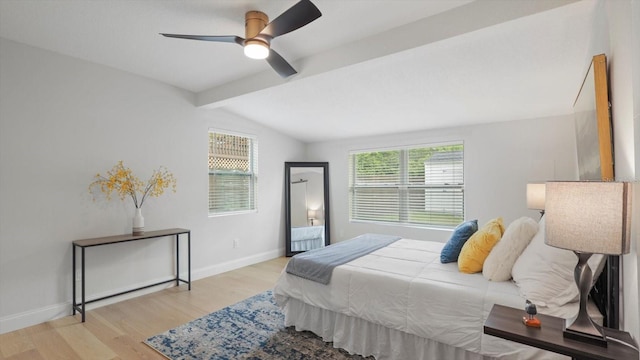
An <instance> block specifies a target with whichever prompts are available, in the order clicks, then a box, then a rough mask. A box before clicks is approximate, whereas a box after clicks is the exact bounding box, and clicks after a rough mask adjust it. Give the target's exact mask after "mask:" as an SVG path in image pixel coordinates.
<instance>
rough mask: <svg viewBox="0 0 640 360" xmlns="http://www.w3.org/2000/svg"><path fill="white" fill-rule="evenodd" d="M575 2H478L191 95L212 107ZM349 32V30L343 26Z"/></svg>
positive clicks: (204, 104)
mask: <svg viewBox="0 0 640 360" xmlns="http://www.w3.org/2000/svg"><path fill="white" fill-rule="evenodd" d="M576 1H578V0H554V1H504V0H477V1H474V2H471V3H469V4H466V5H463V6H460V7H457V8H454V9H451V10H449V11H445V12H443V13H440V14H436V15H434V16H431V17H428V18H424V19H421V20H418V21H415V22H412V23H409V24H407V25H403V26H400V27H397V28H394V29H391V30H389V31H386V32H384V33H381V34H376V35H373V36H370V37H368V38H365V39H362V40H358V41H355V42H352V43H350V44H346V45H343V46H339V47H336V48H333V49H331V50H328V51H325V52H322V53H319V54H316V55H313V56H310V57H307V58H304V59H300V60H297V61H294V62H292V65H293V67H294V68H295V69H297V71H298V74H297V75H294V76H292V77H290V78H288V79H281V78H279V77H278V76H277V75H275V73H274V72H273V71H272V70H271V69H270V70H268V71H263V72H261V73H258V74H256V75H252V76H249V77H245V78H242V79H239V80H236V81H232V82H229V83H226V84H224V85H221V86H218V87H215V88H212V89H209V90H205V91H202V92H200V93H198V94H196V105H197V106H202V107H207V108H216V107H221V106H224V105H225V104H226V103H227V102H228V101H230V100H232V99H234V98H236V97H239V96H242V95H244V94H248V93H253V92H257V91H263V90H267V89H269V88H271V87H275V86H286V85H287V84H288V83H289V82H293V81H303V80H304V79H306V78H310V77H312V76H316V75H319V74H322V73H325V72H328V71H333V70H337V69H340V68H344V67H347V66H351V65H354V64H358V63H361V62H364V61H368V60H372V59H376V58H379V57H383V56H388V55H391V54H394V53H398V52H401V51H406V50H410V49H413V48H416V47H420V46H424V45H428V44H431V43H435V42H438V41H442V40H445V39H449V38H452V37H455V36H459V35H462V34H466V33H469V32H473V31H477V30H480V29H483V28H486V27H490V26H493V25H497V24H501V23H504V22H508V21H511V20H515V19H518V18H521V17H525V16H529V15H533V14H536V13H540V12H544V11H547V10H551V9H554V8H557V7H560V6H564V5H567V4H570V3H573V2H576ZM346 31H348V30H346Z"/></svg>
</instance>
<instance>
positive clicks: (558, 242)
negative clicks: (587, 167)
mask: <svg viewBox="0 0 640 360" xmlns="http://www.w3.org/2000/svg"><path fill="white" fill-rule="evenodd" d="M545 198H546V201H545V208H546V209H545V211H546V215H545V218H546V224H545V243H546V244H547V245H551V246H554V247H557V248H562V249H567V250H572V251H573V252H574V253H575V254H576V255H577V256H578V264H577V265H576V268H575V271H574V278H575V280H576V284H577V285H578V290H579V292H580V310H579V311H578V317H577V318H576V319H575V321H574V322H573V323H572V324H571V325H570V326H568V327H566V328H565V330H564V337H566V338H571V339H574V340H579V341H583V342H588V343H591V344H596V345H600V346H603V347H606V346H607V340H606V337H605V335H604V331H603V329H602V327H600V326H599V325H597V324H595V323H594V322H593V320H591V318H590V317H589V314H588V313H587V298H588V294H589V291H590V290H591V285H592V283H593V282H592V280H593V273H592V272H591V268H590V267H589V265H588V264H587V260H589V258H590V257H591V255H592V254H594V253H596V254H608V255H621V254H627V253H628V252H629V245H630V241H631V239H630V232H631V229H630V222H631V187H630V184H629V183H625V182H595V181H594V182H589V181H574V182H547V183H546V194H545Z"/></svg>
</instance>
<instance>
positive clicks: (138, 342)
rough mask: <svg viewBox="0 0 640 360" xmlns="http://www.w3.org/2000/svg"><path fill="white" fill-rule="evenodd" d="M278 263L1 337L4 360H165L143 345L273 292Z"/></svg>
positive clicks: (280, 264)
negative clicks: (240, 302) (205, 316)
mask: <svg viewBox="0 0 640 360" xmlns="http://www.w3.org/2000/svg"><path fill="white" fill-rule="evenodd" d="M287 261H288V258H284V257H281V258H277V259H273V260H270V261H266V262H262V263H259V264H255V265H251V266H247V267H244V268H241V269H237V270H233V271H229V272H226V273H223V274H219V275H215V276H211V277H208V278H204V279H200V280H196V281H193V283H192V284H191V291H188V290H187V287H186V286H184V285H182V286H180V287H179V288H176V287H173V288H169V289H165V290H162V291H158V292H155V293H152V294H148V295H144V296H140V297H136V298H134V299H130V300H125V301H121V302H118V303H115V304H111V305H107V306H103V307H100V308H97V309H94V310H90V311H87V321H86V322H85V323H82V322H81V320H80V315H79V314H76V315H75V317H73V316H66V317H64V318H60V319H57V320H53V321H49V322H46V323H42V324H39V325H35V326H31V327H28V328H24V329H20V330H17V331H13V332H10V333H6V334H2V335H0V359H3V360H4V359H7V360H18V359H30V360H40V359H46V360H51V359H64V360H73V359H91V360H102V359H165V358H164V357H163V356H161V355H160V354H158V353H157V352H155V351H154V350H152V349H151V348H149V347H148V346H146V345H145V344H143V343H142V341H143V340H144V339H146V338H148V337H150V336H152V335H156V334H159V333H162V332H164V331H167V330H169V329H171V328H174V327H176V326H178V325H182V324H184V323H186V322H189V321H191V320H194V319H196V318H199V317H201V316H204V315H206V314H209V313H211V312H214V311H216V310H219V309H222V308H223V307H225V306H229V305H231V304H234V303H236V302H238V301H240V300H243V299H246V298H248V297H250V296H253V295H255V294H258V293H261V292H263V291H265V290H268V289H271V288H273V285H274V284H275V282H276V280H277V278H278V276H279V274H280V272H281V271H282V269H283V268H284V266H285V265H286V263H287Z"/></svg>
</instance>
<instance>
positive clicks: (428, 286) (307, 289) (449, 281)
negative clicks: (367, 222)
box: [274, 239, 602, 360]
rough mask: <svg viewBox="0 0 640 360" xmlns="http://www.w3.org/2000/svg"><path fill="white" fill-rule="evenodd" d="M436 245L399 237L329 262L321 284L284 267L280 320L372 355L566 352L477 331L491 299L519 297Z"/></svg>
mask: <svg viewBox="0 0 640 360" xmlns="http://www.w3.org/2000/svg"><path fill="white" fill-rule="evenodd" d="M443 246H444V244H443V243H440V242H433V241H423V240H412V239H400V240H397V241H395V242H393V243H391V244H389V245H387V246H385V247H382V248H380V249H378V250H375V251H373V252H371V253H369V254H367V255H364V256H361V257H359V258H357V259H355V260H352V261H349V262H347V263H346V264H343V265H339V266H337V267H335V269H333V273H332V276H331V280H330V282H329V283H328V284H326V285H325V284H322V283H319V282H316V281H310V280H307V279H304V278H302V277H300V276H296V275H292V274H289V273H287V272H286V271H283V273H282V274H281V276H280V278H279V279H278V281H277V283H276V286H275V288H274V296H275V299H276V302H277V303H278V304H279V306H280V307H281V308H282V309H283V312H284V314H285V325H286V326H295V328H296V330H298V331H303V330H307V331H311V332H313V333H315V334H317V335H318V336H320V337H322V338H323V340H324V341H327V342H333V346H334V347H338V348H343V349H345V350H347V351H348V352H349V353H352V354H354V353H355V354H360V355H363V356H370V355H373V356H374V357H375V358H376V359H378V360H382V359H445V358H446V359H485V358H498V359H565V358H566V357H563V356H560V355H557V354H553V353H550V352H546V351H543V350H540V349H536V348H533V347H529V346H526V345H521V344H517V343H514V342H510V341H507V340H503V339H499V338H496V337H493V336H490V335H485V334H483V331H482V328H483V324H484V321H485V320H486V318H487V316H488V314H489V312H490V310H491V308H492V306H493V305H494V304H501V305H505V306H511V307H514V308H524V305H525V299H524V298H523V297H522V296H521V295H520V292H519V289H518V287H517V286H516V285H515V284H514V282H512V281H500V282H494V281H488V280H487V279H485V278H484V277H483V275H482V274H481V273H477V274H463V273H461V272H459V271H458V267H457V265H456V263H448V264H442V263H441V262H440V260H439V259H440V254H441V251H442V248H443ZM577 311H578V304H577V303H576V302H572V303H569V304H566V305H563V306H559V307H548V308H543V309H541V312H544V313H547V314H550V315H554V316H559V317H563V318H572V317H575V315H576V314H577ZM596 312H597V311H595V312H594V313H596ZM592 316H593V315H592ZM599 320H600V321H602V318H601V319H599Z"/></svg>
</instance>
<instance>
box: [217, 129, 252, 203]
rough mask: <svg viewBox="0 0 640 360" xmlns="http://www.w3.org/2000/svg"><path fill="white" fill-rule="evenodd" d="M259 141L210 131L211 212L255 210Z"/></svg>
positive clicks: (248, 137) (243, 136) (250, 137)
mask: <svg viewBox="0 0 640 360" xmlns="http://www.w3.org/2000/svg"><path fill="white" fill-rule="evenodd" d="M257 184H258V141H257V139H256V138H255V137H252V136H246V135H239V134H231V133H228V132H222V131H217V130H209V215H226V214H233V213H242V212H249V211H255V210H256V198H257V192H258V189H257Z"/></svg>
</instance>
